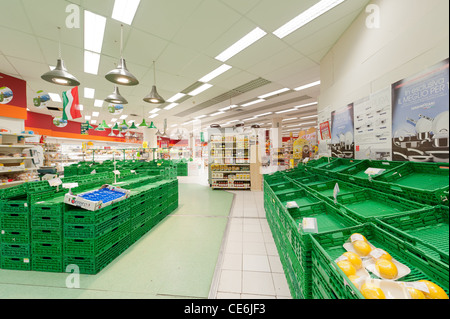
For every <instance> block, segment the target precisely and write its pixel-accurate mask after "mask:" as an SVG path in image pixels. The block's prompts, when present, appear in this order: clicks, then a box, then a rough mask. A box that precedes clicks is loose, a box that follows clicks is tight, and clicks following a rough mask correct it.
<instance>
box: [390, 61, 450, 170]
mask: <svg viewBox="0 0 450 319" xmlns="http://www.w3.org/2000/svg"><path fill="white" fill-rule="evenodd" d="M448 81H449V59H446V60H444V61H442V62H440V63H438V64H436V65H434V66H433V67H431V68H429V69H427V70H425V71H423V72H421V73H419V74H417V75H415V76H412V77H410V78H407V79H403V80H401V81H398V82H397V83H394V84H393V85H392V132H393V135H392V151H393V158H392V159H393V160H394V161H419V162H448V161H449V147H448V140H449V95H448V90H449V87H448V85H449V82H448Z"/></svg>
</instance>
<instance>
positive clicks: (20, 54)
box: [0, 27, 45, 63]
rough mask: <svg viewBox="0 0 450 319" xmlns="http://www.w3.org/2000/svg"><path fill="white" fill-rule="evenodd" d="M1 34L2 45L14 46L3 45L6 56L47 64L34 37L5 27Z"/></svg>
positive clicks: (0, 29) (0, 30)
mask: <svg viewBox="0 0 450 319" xmlns="http://www.w3.org/2000/svg"><path fill="white" fill-rule="evenodd" d="M0 34H1V35H2V43H11V44H14V45H2V52H3V54H4V55H6V56H12V57H17V58H22V59H24V60H29V61H35V62H40V63H45V60H44V59H43V56H42V54H41V50H40V48H39V45H38V42H37V41H36V38H35V37H33V36H32V35H30V34H27V33H23V32H20V31H16V30H11V29H7V28H5V27H0Z"/></svg>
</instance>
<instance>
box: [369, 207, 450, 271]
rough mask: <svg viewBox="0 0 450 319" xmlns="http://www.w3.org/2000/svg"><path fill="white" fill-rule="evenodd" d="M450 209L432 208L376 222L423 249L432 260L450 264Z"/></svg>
mask: <svg viewBox="0 0 450 319" xmlns="http://www.w3.org/2000/svg"><path fill="white" fill-rule="evenodd" d="M448 217H449V208H448V207H446V206H438V207H432V208H430V209H426V210H423V211H416V212H412V213H405V214H401V215H398V216H394V217H390V218H383V219H381V220H378V219H377V220H375V224H376V225H377V226H378V227H380V228H382V229H384V230H386V231H388V232H390V233H391V234H393V235H395V236H396V237H398V238H400V239H401V240H404V241H406V242H408V243H410V244H412V245H413V246H415V247H417V248H419V249H421V250H422V251H424V252H425V253H426V254H428V255H429V256H431V257H432V258H436V259H438V260H440V261H442V262H444V263H446V264H448V263H449V224H448Z"/></svg>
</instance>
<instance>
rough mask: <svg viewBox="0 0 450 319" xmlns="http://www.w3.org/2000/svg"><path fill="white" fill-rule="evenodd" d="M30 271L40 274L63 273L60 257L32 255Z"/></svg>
mask: <svg viewBox="0 0 450 319" xmlns="http://www.w3.org/2000/svg"><path fill="white" fill-rule="evenodd" d="M31 270H33V271H42V272H63V258H62V256H41V255H33V258H32V259H31Z"/></svg>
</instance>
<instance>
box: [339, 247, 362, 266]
mask: <svg viewBox="0 0 450 319" xmlns="http://www.w3.org/2000/svg"><path fill="white" fill-rule="evenodd" d="M343 255H344V256H345V257H347V259H348V261H350V262H351V263H352V264H353V266H354V267H355V269H356V270H358V269H361V267H362V260H361V258H359V256H358V255H357V254H355V253H354V252H351V251H347V252H345V253H344V254H343Z"/></svg>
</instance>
